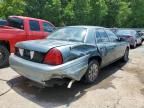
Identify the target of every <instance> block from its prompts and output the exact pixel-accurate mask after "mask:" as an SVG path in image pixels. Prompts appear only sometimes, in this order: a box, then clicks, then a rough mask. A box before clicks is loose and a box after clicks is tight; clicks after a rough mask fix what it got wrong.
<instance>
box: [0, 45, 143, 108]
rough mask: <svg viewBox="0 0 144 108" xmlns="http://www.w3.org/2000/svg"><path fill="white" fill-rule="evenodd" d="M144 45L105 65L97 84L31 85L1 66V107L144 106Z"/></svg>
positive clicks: (99, 107) (103, 107)
mask: <svg viewBox="0 0 144 108" xmlns="http://www.w3.org/2000/svg"><path fill="white" fill-rule="evenodd" d="M143 58H144V45H143V46H141V47H138V48H136V49H132V50H131V51H130V60H129V62H128V63H126V64H123V63H121V62H120V61H118V62H116V63H113V64H112V65H110V66H108V67H106V68H104V69H103V70H102V71H101V73H100V75H99V78H98V81H97V82H96V83H95V84H93V85H84V84H83V83H80V82H78V83H74V85H73V86H72V88H71V89H67V88H66V86H64V85H63V86H55V87H49V88H44V89H39V88H36V87H31V86H28V84H27V83H26V82H28V81H27V80H26V79H25V78H23V77H20V76H19V75H18V74H16V73H15V72H14V71H13V70H12V69H10V68H4V69H0V108H40V107H45V108H67V107H68V108H144V59H143Z"/></svg>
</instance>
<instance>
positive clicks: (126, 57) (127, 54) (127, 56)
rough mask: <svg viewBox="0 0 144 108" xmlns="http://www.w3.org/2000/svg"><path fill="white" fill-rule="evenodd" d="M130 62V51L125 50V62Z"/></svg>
mask: <svg viewBox="0 0 144 108" xmlns="http://www.w3.org/2000/svg"><path fill="white" fill-rule="evenodd" d="M128 60H129V49H128V48H127V49H126V50H125V53H124V56H123V57H122V61H123V62H127V61H128Z"/></svg>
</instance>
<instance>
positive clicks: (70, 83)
mask: <svg viewBox="0 0 144 108" xmlns="http://www.w3.org/2000/svg"><path fill="white" fill-rule="evenodd" d="M74 82H75V80H71V81H70V82H69V84H68V86H67V88H71V86H72V84H73V83H74Z"/></svg>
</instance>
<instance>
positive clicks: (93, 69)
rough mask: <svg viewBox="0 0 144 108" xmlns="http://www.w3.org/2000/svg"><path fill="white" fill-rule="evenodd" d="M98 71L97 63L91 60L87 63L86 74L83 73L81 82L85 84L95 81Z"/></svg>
mask: <svg viewBox="0 0 144 108" xmlns="http://www.w3.org/2000/svg"><path fill="white" fill-rule="evenodd" d="M98 73H99V63H98V61H97V60H92V61H91V62H90V63H89V65H88V69H87V72H86V74H85V75H84V78H83V82H84V83H86V84H92V83H94V82H95V81H96V79H97V77H98Z"/></svg>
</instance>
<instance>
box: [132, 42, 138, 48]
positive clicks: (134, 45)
mask: <svg viewBox="0 0 144 108" xmlns="http://www.w3.org/2000/svg"><path fill="white" fill-rule="evenodd" d="M136 46H137V42H136V41H135V43H134V44H133V45H132V48H133V49H135V48H136Z"/></svg>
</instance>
